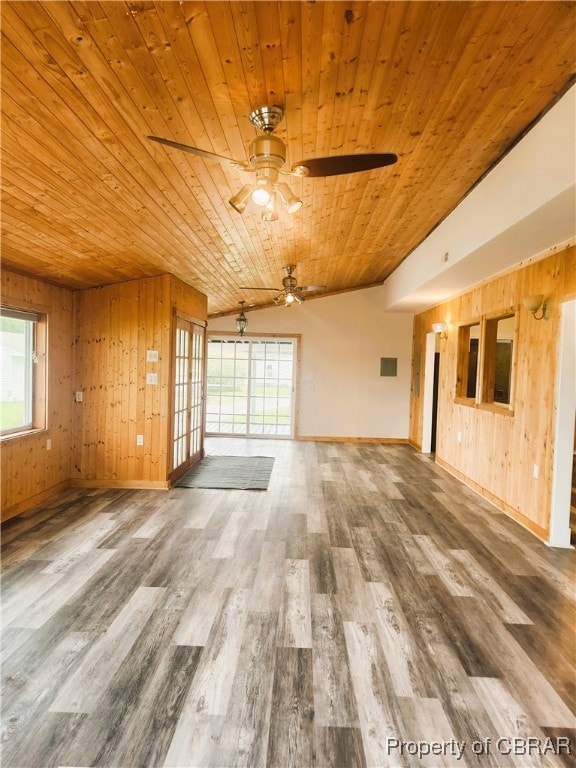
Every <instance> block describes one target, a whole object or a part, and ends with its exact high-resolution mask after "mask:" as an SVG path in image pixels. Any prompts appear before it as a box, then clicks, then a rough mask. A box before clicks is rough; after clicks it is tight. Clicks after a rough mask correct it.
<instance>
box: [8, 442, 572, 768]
mask: <svg viewBox="0 0 576 768" xmlns="http://www.w3.org/2000/svg"><path fill="white" fill-rule="evenodd" d="M206 449H207V453H208V454H216V453H222V454H233V455H267V456H275V457H276V461H275V465H274V470H273V473H272V478H271V482H270V486H269V489H268V491H221V490H219V491H215V490H205V489H188V488H174V489H172V490H170V491H168V492H166V491H145V490H140V491H124V490H86V489H74V490H70V491H68V492H66V493H65V494H63V495H62V496H60V497H58V498H56V499H53V500H52V501H51V502H49V503H46V504H43V505H41V506H39V507H37V508H35V509H34V510H32V511H30V512H28V513H26V514H24V515H22V516H21V517H18V518H14V519H12V520H9V521H8V522H7V523H5V524H4V526H3V530H2V552H3V557H2V569H3V588H2V606H3V609H2V610H3V613H2V624H3V649H2V682H3V692H2V719H3V742H2V766H3V768H51V767H52V766H54V767H56V766H62V767H64V766H104V767H105V768H141V767H142V768H143V767H144V766H152V767H154V768H161V766H169V767H170V768H176V767H177V766H185V767H186V768H192V767H193V766H200V767H201V768H228V767H229V766H230V767H231V766H250V767H254V768H256V767H263V766H275V767H277V768H313V767H315V766H319V767H323V768H324V767H327V766H334V767H337V768H357V767H360V766H370V767H376V766H392V767H393V768H400V766H429V767H432V768H439V767H440V766H457V767H458V768H462V766H519V768H531V767H532V766H550V767H553V766H574V765H576V755H575V753H576V719H575V705H576V671H575V670H576V658H575V651H576V648H575V642H576V639H575V630H574V628H575V603H574V600H575V594H574V591H575V581H574V574H575V570H574V569H575V555H574V552H573V551H570V550H554V549H550V548H548V547H546V546H545V545H544V544H542V543H540V542H539V541H538V540H537V539H535V538H534V537H533V536H532V535H531V534H529V533H528V532H526V531H524V530H523V529H522V528H521V527H519V526H518V525H517V524H516V523H514V522H513V521H512V520H510V519H509V518H507V517H506V516H505V515H503V514H501V513H500V512H498V511H497V510H495V509H494V508H493V507H491V506H490V505H489V504H488V503H487V502H485V501H483V500H482V499H480V498H479V497H478V496H477V495H475V494H474V493H473V492H472V491H470V490H469V489H467V488H466V487H465V486H463V485H462V484H460V483H459V482H458V481H457V480H455V479H454V478H452V477H451V476H450V475H448V474H447V473H445V472H444V471H443V470H442V469H440V468H439V467H437V466H436V465H435V464H434V463H433V462H432V461H431V460H430V459H429V458H427V457H425V456H423V455H421V454H418V453H416V452H415V451H413V450H412V449H411V448H410V447H408V446H405V445H397V446H396V445H373V444H359V445H345V444H341V443H312V442H310V443H307V442H293V441H276V440H274V441H269V440H252V441H246V440H243V439H214V438H213V439H210V440H208V441H207V442H206Z"/></svg>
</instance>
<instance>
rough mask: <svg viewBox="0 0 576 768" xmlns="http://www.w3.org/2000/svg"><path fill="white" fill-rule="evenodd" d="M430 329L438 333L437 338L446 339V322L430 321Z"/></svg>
mask: <svg viewBox="0 0 576 768" xmlns="http://www.w3.org/2000/svg"><path fill="white" fill-rule="evenodd" d="M432 330H433V331H434V333H437V334H438V338H440V339H447V338H448V331H447V330H446V323H432Z"/></svg>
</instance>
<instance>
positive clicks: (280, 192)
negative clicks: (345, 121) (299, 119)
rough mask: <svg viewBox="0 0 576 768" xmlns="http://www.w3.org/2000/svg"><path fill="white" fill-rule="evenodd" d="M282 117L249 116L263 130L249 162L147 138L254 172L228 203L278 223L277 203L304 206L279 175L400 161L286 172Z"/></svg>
mask: <svg viewBox="0 0 576 768" xmlns="http://www.w3.org/2000/svg"><path fill="white" fill-rule="evenodd" d="M283 117H284V110H283V109H282V107H278V106H270V107H259V108H258V109H255V110H254V111H253V112H252V113H251V114H250V117H249V120H250V122H251V123H252V125H253V126H254V127H255V128H258V129H259V130H261V131H262V134H261V135H260V136H257V137H256V138H255V139H254V140H253V141H252V142H250V146H249V148H248V163H246V162H244V161H242V160H234V159H233V158H230V157H225V156H223V155H217V154H214V153H213V152H207V151H206V150H204V149H199V148H198V147H190V146H188V145H187V144H180V143H179V142H177V141H170V139H162V138H160V137H158V136H148V138H149V139H151V140H152V141H157V142H159V143H160V144H165V145H166V146H168V147H173V148H174V149H180V150H182V151H184V152H191V153H192V154H194V155H200V157H205V158H207V159H209V160H217V161H218V162H221V163H229V164H230V165H232V166H233V167H235V168H239V169H240V170H243V171H247V172H249V173H254V174H255V176H256V179H255V181H254V182H253V183H252V184H245V185H244V186H243V187H242V189H241V190H240V191H239V192H238V194H236V195H234V196H233V197H231V198H230V200H229V202H230V205H231V206H232V207H233V208H234V209H235V210H236V211H238V213H244V211H245V210H246V208H247V207H248V205H249V204H250V203H254V204H255V206H259V208H260V210H261V211H262V216H261V217H262V219H263V220H264V221H276V219H277V218H278V210H277V201H278V202H280V203H281V204H282V206H283V207H284V209H285V210H286V211H287V213H295V212H296V211H299V210H300V208H301V207H302V200H299V199H298V198H297V197H296V195H295V194H294V193H293V192H292V190H291V189H290V187H289V186H288V184H286V183H285V182H280V181H279V180H278V177H279V176H280V175H285V176H299V177H306V176H309V177H311V178H313V177H318V176H339V175H342V174H347V173H358V172H359V171H368V170H372V169H374V168H381V167H383V166H385V165H392V164H393V163H395V162H396V161H397V160H398V157H397V156H396V155H395V154H392V153H367V154H360V155H340V156H334V157H316V158H312V159H310V160H300V161H299V162H298V163H294V165H293V166H292V168H291V170H289V171H288V170H283V169H282V166H283V165H284V163H285V162H286V146H285V144H284V142H283V141H282V139H280V138H278V136H275V135H274V133H273V132H274V129H275V128H276V126H277V125H278V123H280V121H281V120H282V118H283Z"/></svg>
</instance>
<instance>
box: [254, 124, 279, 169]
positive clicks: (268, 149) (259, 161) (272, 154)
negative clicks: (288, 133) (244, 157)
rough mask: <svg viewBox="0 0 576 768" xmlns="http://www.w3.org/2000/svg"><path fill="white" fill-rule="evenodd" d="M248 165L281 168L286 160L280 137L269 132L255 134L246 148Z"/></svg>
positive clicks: (257, 167)
mask: <svg viewBox="0 0 576 768" xmlns="http://www.w3.org/2000/svg"><path fill="white" fill-rule="evenodd" d="M248 155H249V157H250V165H251V166H252V167H253V168H256V170H258V169H259V168H263V167H264V168H276V169H279V168H282V166H283V165H284V163H285V162H286V147H285V146H284V142H283V141H282V139H279V138H278V137H277V136H274V135H273V134H271V133H265V134H263V135H262V136H257V137H256V138H255V139H254V141H252V142H251V143H250V148H249V150H248Z"/></svg>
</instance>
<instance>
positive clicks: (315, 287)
mask: <svg viewBox="0 0 576 768" xmlns="http://www.w3.org/2000/svg"><path fill="white" fill-rule="evenodd" d="M327 287H328V286H327V285H299V286H298V288H296V290H297V291H325V290H326V288H327Z"/></svg>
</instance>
